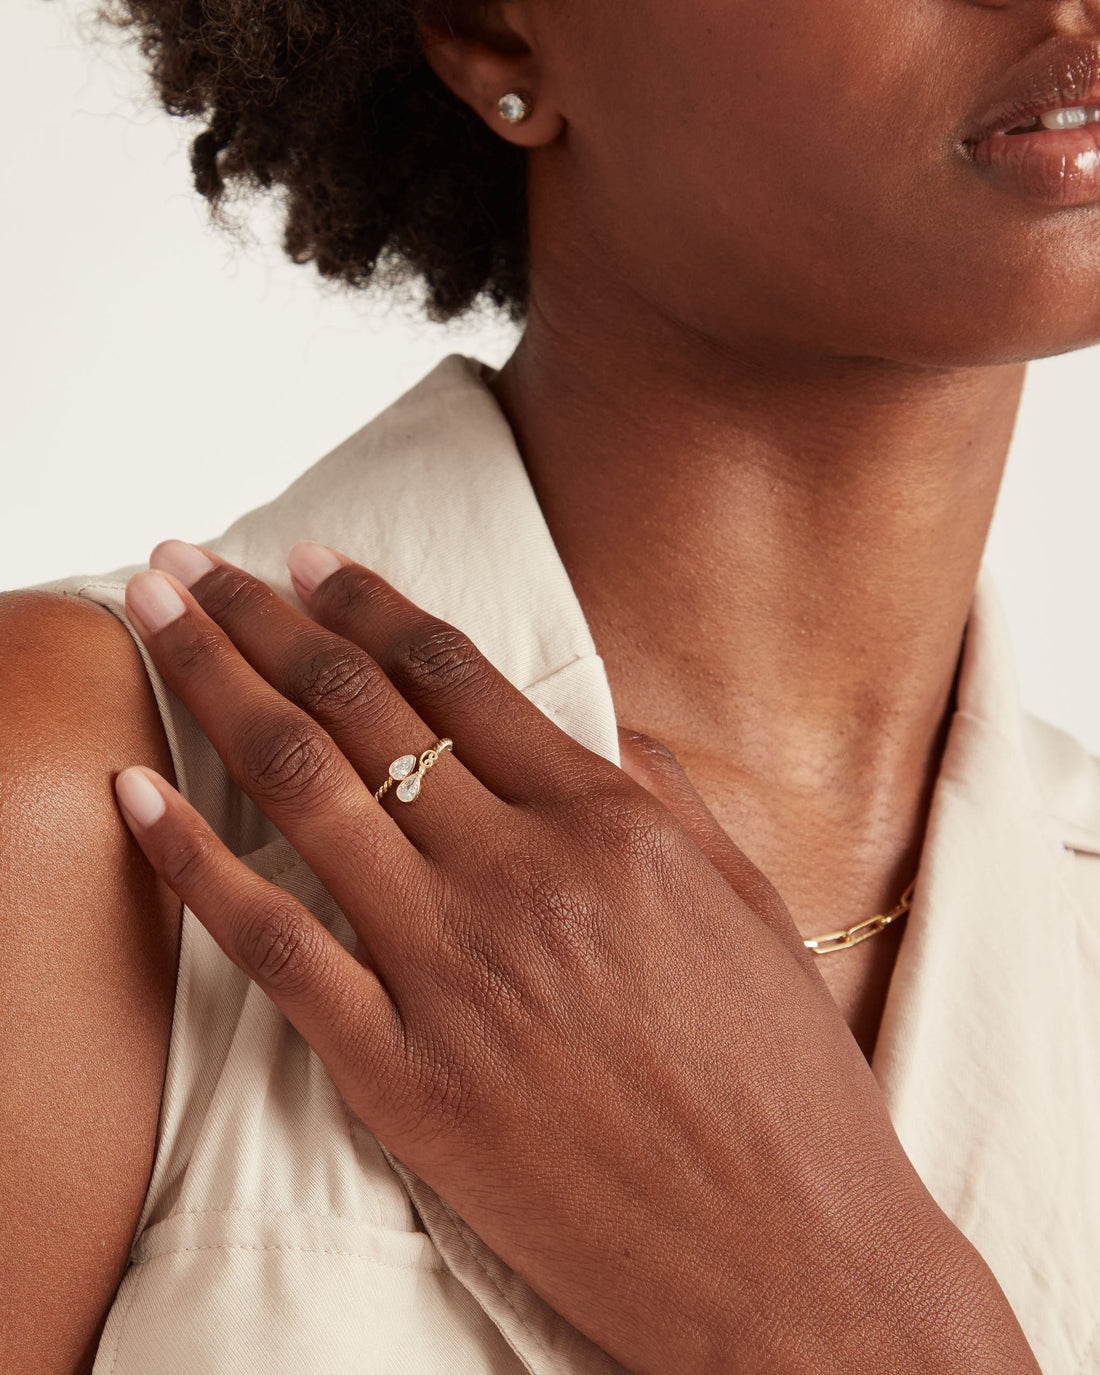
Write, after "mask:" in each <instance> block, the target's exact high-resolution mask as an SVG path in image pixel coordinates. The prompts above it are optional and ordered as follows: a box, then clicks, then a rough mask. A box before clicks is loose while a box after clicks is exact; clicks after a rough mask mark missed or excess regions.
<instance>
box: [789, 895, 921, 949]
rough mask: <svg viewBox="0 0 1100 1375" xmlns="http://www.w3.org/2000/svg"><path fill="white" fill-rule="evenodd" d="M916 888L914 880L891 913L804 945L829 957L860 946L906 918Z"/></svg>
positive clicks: (869, 919) (868, 919) (804, 942)
mask: <svg viewBox="0 0 1100 1375" xmlns="http://www.w3.org/2000/svg"><path fill="white" fill-rule="evenodd" d="M916 886H917V880H916V879H914V880H913V882H912V883H911V884H910V885H909V887H908V888H906V890H905V892H904V893H902V895H901V901H900V902H899V903H898V905H897V906H896V907H894V908H892V909H891V910H890V911H889V912H884V913H882V915H881V916H877V917H868V918H867V920H866V921H859V922H856V924H855V926H849V927H848V929H847V930H846V931H830V932H829V934H828V935H827V936H817V937H815V938H814V939H813V940H808V941H803V942H802V944H803V945H804V946H805V947H806V949H807V950H812V951H813V953H814V954H815V955H828V954H829V953H830V952H831V951H833V950H846V949H847V948H848V946H850V945H858V944H859V943H860V941H865V940H868V939H869V938H870V937H871V936H875V935H877V934H878V933H879V932H880V931H885V930H886V928H887V927H888V926H889V925H890V923H891V922H892V921H897V919H898V918H899V917H904V916H905V914H906V912H908V911H909V908H910V907H911V906H912V905H913V889H914V888H916Z"/></svg>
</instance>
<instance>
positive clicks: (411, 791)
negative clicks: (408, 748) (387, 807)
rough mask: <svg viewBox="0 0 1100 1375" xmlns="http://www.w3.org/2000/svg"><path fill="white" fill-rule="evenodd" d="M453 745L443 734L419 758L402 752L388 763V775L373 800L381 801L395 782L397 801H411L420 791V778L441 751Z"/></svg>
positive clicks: (451, 747)
mask: <svg viewBox="0 0 1100 1375" xmlns="http://www.w3.org/2000/svg"><path fill="white" fill-rule="evenodd" d="M453 747H454V741H453V740H448V739H447V737H446V736H444V737H443V739H442V740H437V741H436V742H435V744H434V745H433V746H432V747H431V749H427V750H425V751H424V753H423V754H422V755H421V756H420V758H419V759H417V757H416V755H415V754H403V755H402V756H401V757H400V758H399V759H395V760H394V761H393V763H392V764H391V765H390V772H389V777H388V778H387V779H386V781H385V782H384V783H383V784H382V786H381V787H380V788H379V789H378V791H377V792H376V793H375V794H374V800H375V802H381V801H382V798H383V796H384V795H385V794H386V793H387V792H388V791H389V789H390V788H392V787H393V785H394V784H395V783H396V784H397V798H398V801H399V802H412V801H413V800H414V799H415V798H416V796H417V795H418V793H419V792H420V780H421V779H422V778H423V777H424V775H425V774H426V773H427V772H428V770H429V769H430V768H431V767H432V765H433V764H434V763H435V761H436V760H437V759H438V758H439V756H440V755H441V754H442V753H443V751H444V750H450V749H453Z"/></svg>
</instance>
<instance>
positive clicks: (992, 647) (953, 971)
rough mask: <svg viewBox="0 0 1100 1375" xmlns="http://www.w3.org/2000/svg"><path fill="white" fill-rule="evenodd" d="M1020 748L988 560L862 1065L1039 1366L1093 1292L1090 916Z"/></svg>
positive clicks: (1005, 639) (1068, 1341) (1096, 1069)
mask: <svg viewBox="0 0 1100 1375" xmlns="http://www.w3.org/2000/svg"><path fill="white" fill-rule="evenodd" d="M1029 749H1030V745H1029V740H1028V723H1027V718H1026V717H1025V715H1024V713H1023V711H1022V708H1021V705H1020V701H1019V694H1018V689H1017V684H1016V677H1015V671H1014V666H1013V658H1012V649H1011V642H1010V638H1009V634H1008V630H1007V627H1006V625H1005V622H1004V617H1003V612H1002V610H1001V607H1000V604H999V601H998V598H997V595H996V592H995V589H994V588H993V586H992V582H991V578H990V575H989V573H988V571H987V570H986V569H984V568H983V571H982V574H981V576H980V578H979V582H978V587H977V589H976V592H975V597H974V602H973V607H972V610H971V615H970V618H969V621H968V626H967V634H966V641H965V647H964V652H963V660H962V665H961V669H960V679H959V687H958V707H957V711H956V713H955V716H954V719H953V721H952V724H951V729H950V733H949V737H948V741H947V746H946V750H945V755H944V759H943V765H942V768H941V771H940V775H939V778H938V781H937V784H936V788H935V792H934V796H933V801H932V808H931V813H930V817H929V822H928V829H927V833H926V838H925V843H924V851H923V854H922V856H921V864H920V871H919V876H918V880H917V888H916V892H915V896H914V902H913V907H912V910H911V911H910V913H909V916H908V917H907V919H906V920H907V923H908V925H907V929H906V932H905V936H904V939H903V941H902V944H901V947H900V949H899V953H898V958H897V964H896V967H895V971H894V975H893V978H892V981H891V985H890V989H889V993H888V997H887V1002H886V1007H885V1010H884V1014H883V1019H882V1025H881V1029H880V1032H879V1037H878V1042H877V1045H876V1048H875V1053H874V1058H873V1063H872V1068H873V1070H874V1073H875V1075H876V1077H877V1079H878V1081H879V1083H880V1086H881V1088H882V1090H883V1093H884V1094H885V1096H886V1100H887V1104H888V1107H889V1111H890V1115H891V1118H892V1120H893V1122H894V1125H895V1127H896V1129H897V1131H898V1135H899V1137H900V1139H901V1142H902V1144H903V1146H904V1147H905V1150H906V1152H907V1153H908V1155H909V1157H910V1159H911V1160H912V1161H913V1164H914V1166H915V1167H916V1169H917V1171H918V1173H919V1174H920V1176H921V1178H922V1179H923V1181H924V1183H925V1184H926V1186H927V1187H928V1189H929V1191H930V1192H931V1194H932V1196H933V1197H934V1198H935V1200H936V1201H937V1203H938V1204H939V1205H940V1207H941V1208H942V1209H943V1210H944V1211H945V1212H946V1213H947V1215H948V1216H949V1217H950V1218H951V1219H952V1220H953V1221H954V1222H955V1224H956V1225H957V1226H958V1227H959V1228H960V1230H961V1231H962V1232H963V1233H964V1234H965V1235H966V1236H967V1237H968V1238H969V1239H970V1240H971V1241H972V1242H973V1244H974V1245H975V1246H976V1247H977V1249H978V1251H979V1252H980V1253H981V1254H982V1256H983V1257H984V1259H985V1260H986V1262H987V1264H988V1265H989V1266H990V1268H991V1269H992V1270H993V1272H994V1274H995V1276H996V1277H997V1280H998V1282H999V1283H1000V1285H1001V1287H1002V1289H1003V1290H1004V1291H1005V1294H1006V1296H1007V1298H1008V1300H1009V1302H1010V1303H1011V1305H1012V1307H1013V1310H1014V1311H1015V1313H1016V1315H1017V1317H1018V1318H1019V1320H1020V1323H1021V1326H1022V1327H1023V1328H1024V1331H1025V1333H1026V1335H1027V1336H1028V1338H1029V1340H1030V1342H1031V1344H1032V1347H1033V1349H1034V1350H1035V1354H1036V1356H1037V1358H1038V1360H1039V1362H1040V1364H1041V1366H1042V1368H1043V1370H1044V1371H1045V1372H1048V1373H1049V1375H1058V1372H1064V1373H1065V1375H1071V1372H1074V1373H1076V1372H1078V1371H1082V1370H1083V1369H1084V1367H1083V1365H1082V1361H1083V1360H1084V1359H1085V1353H1086V1350H1087V1347H1088V1345H1089V1337H1090V1333H1092V1332H1093V1330H1094V1328H1095V1326H1096V1323H1097V1317H1098V1312H1097V1303H1098V1296H1100V1241H1098V1237H1100V1194H1098V1189H1097V1182H1096V1173H1095V1167H1094V1160H1093V1159H1091V1158H1090V1152H1095V1150H1096V1143H1097V1141H1098V1140H1100V1131H1098V1123H1100V1112H1098V1103H1097V1092H1098V1090H1097V1086H1098V1085H1100V1065H1098V1058H1100V1057H1098V1047H1100V1021H1098V1020H1097V1010H1096V1007H1095V1002H1096V989H1097V987H1098V984H1097V973H1098V964H1097V953H1096V933H1095V921H1094V920H1093V921H1092V922H1089V921H1088V920H1087V919H1086V918H1087V914H1086V913H1085V912H1084V911H1083V910H1082V908H1081V905H1080V903H1079V900H1078V899H1077V898H1076V897H1075V896H1074V893H1073V891H1072V889H1071V881H1072V880H1071V877H1070V875H1069V869H1070V867H1071V866H1072V865H1073V864H1074V863H1075V862H1077V861H1076V860H1075V857H1074V855H1073V854H1072V853H1071V851H1070V849H1069V848H1067V843H1066V838H1065V835H1064V827H1063V826H1062V824H1061V823H1060V822H1059V821H1058V820H1056V819H1055V818H1054V817H1053V816H1052V815H1051V814H1050V811H1049V809H1048V805H1047V802H1046V799H1045V798H1044V796H1043V795H1042V793H1041V791H1040V788H1039V786H1038V783H1037V781H1036V779H1035V777H1034V775H1033V773H1032V770H1031V767H1030V763H1029ZM1083 862H1087V861H1083ZM1098 896H1100V894H1098Z"/></svg>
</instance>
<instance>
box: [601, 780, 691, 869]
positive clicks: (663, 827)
mask: <svg viewBox="0 0 1100 1375" xmlns="http://www.w3.org/2000/svg"><path fill="white" fill-rule="evenodd" d="M587 820H588V830H589V835H590V837H591V839H593V840H594V841H595V842H596V844H597V845H598V846H599V847H600V849H601V850H603V851H604V853H605V854H607V856H608V857H609V858H612V859H614V860H617V861H618V862H619V863H622V864H626V865H628V866H630V867H631V868H635V869H636V868H641V869H643V870H644V871H645V872H647V873H651V874H655V873H662V872H665V871H666V870H667V868H668V865H669V863H670V861H671V860H672V858H673V856H674V855H675V854H676V853H678V851H679V849H680V845H681V840H680V835H679V831H678V829H677V827H676V824H675V822H674V821H673V819H672V817H671V816H670V815H669V813H668V812H667V811H666V810H665V809H664V808H663V807H661V806H660V805H659V804H658V803H657V802H656V800H655V799H653V798H651V797H650V796H649V795H648V794H647V793H644V792H640V793H639V792H637V791H635V792H631V793H629V794H627V793H624V792H622V791H620V790H619V789H617V788H610V789H603V790H601V791H600V792H598V793H596V794H594V795H593V797H592V798H591V810H590V811H589V814H588V818H587Z"/></svg>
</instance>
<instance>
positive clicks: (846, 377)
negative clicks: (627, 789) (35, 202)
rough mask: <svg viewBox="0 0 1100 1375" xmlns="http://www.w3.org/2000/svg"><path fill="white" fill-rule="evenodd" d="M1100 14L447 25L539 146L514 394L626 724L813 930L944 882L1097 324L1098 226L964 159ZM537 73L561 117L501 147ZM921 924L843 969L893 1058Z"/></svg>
mask: <svg viewBox="0 0 1100 1375" xmlns="http://www.w3.org/2000/svg"><path fill="white" fill-rule="evenodd" d="M627 11H629V16H628V15H627ZM1098 28H1100V6H1098V5H1096V4H1095V3H1091V4H1084V3H1060V4H1054V3H1037V2H1036V0H1018V2H1017V3H1004V4H997V5H993V4H984V3H966V2H964V0H911V2H910V3H906V4H905V5H882V4H878V3H876V0H829V3H828V4H820V5H809V6H807V5H805V4H803V3H800V0H777V3H774V4H768V5H766V6H761V5H748V4H740V3H735V4H729V3H728V0H686V2H685V3H678V4H676V5H670V4H668V3H665V2H664V0H636V2H635V0H632V3H631V4H630V5H629V6H624V5H616V4H609V5H590V4H586V3H584V0H553V3H546V0H536V2H535V3H526V2H525V0H511V3H508V4H506V5H503V6H499V7H493V8H492V18H491V20H490V22H489V25H488V28H487V29H486V30H485V31H482V32H481V33H480V34H477V35H471V34H469V33H466V34H462V35H459V36H458V37H456V36H454V35H451V34H439V33H436V34H429V35H427V52H428V54H429V58H430V60H431V61H432V63H433V65H434V66H435V68H436V71H437V72H438V73H439V75H440V76H441V77H442V78H443V79H444V80H445V81H447V82H448V83H449V84H450V85H451V86H452V87H453V89H455V90H456V91H457V92H458V93H459V94H460V95H461V96H462V97H463V98H464V99H466V100H467V101H468V102H469V103H470V104H471V105H472V106H473V108H475V109H477V110H479V111H480V112H481V113H482V114H483V116H484V118H485V119H486V120H487V121H488V122H489V123H490V124H491V125H493V126H494V127H496V128H497V129H498V132H500V133H501V136H502V137H505V138H510V139H512V140H513V141H515V142H518V143H521V144H523V145H524V146H526V147H527V148H529V149H530V159H529V175H530V183H531V189H530V199H531V206H532V212H531V219H532V250H531V255H532V268H531V280H532V307H531V314H530V321H529V325H528V328H527V330H526V333H525V335H524V338H523V340H522V343H521V344H520V347H519V349H518V350H517V352H516V354H515V356H514V357H513V358H512V360H511V361H510V362H509V363H508V364H507V365H506V366H505V368H504V370H503V372H502V374H501V375H500V376H499V378H498V379H497V381H496V382H495V384H494V389H495V391H496V393H497V396H498V398H499V399H500V401H501V403H502V404H503V406H504V408H505V410H506V412H507V414H508V416H509V419H510V420H511V422H512V425H513V427H514V429H515V431H516V433H517V435H518V436H519V439H520V443H521V448H522V451H523V454H524V459H525V462H526V464H527V467H528V470H529V472H530V473H531V477H532V481H533V484H534V487H535V490H536V493H537V494H538V497H539V500H540V503H541V505H542V508H543V510H544V512H545V514H546V517H547V522H548V524H549V526H550V529H551V532H552V533H553V535H554V538H555V542H556V544H557V546H558V549H559V551H560V552H561V554H562V558H563V560H564V562H565V565H566V567H567V569H568V571H569V573H570V576H571V578H572V580H573V583H574V586H575V588H576V589H577V593H578V596H579V598H580V601H581V604H582V606H583V607H584V609H585V612H586V615H587V617H588V619H589V623H590V626H591V628H592V631H593V635H594V638H595V641H596V645H597V648H598V649H599V650H600V653H601V654H602V656H603V658H604V661H605V664H606V666H607V670H608V677H609V681H610V684H611V689H612V694H613V697H614V700H615V703H616V710H617V713H618V717H619V720H620V721H622V722H625V723H628V724H629V725H631V726H632V727H635V728H636V729H638V730H640V731H643V732H645V733H646V734H649V735H652V736H655V737H656V738H658V739H660V740H661V741H662V742H663V743H664V744H666V745H667V746H668V747H669V748H670V749H671V750H672V751H673V752H674V753H675V755H676V756H677V757H678V759H679V760H680V762H681V763H682V764H683V766H684V767H685V769H686V770H687V772H688V774H689V776H690V778H691V780H692V782H693V783H694V784H695V786H696V787H697V788H698V789H699V791H700V793H701V794H702V796H703V798H704V800H705V801H706V803H707V805H708V806H709V808H710V809H711V811H712V812H713V814H714V815H715V816H716V817H717V818H718V819H719V821H720V822H721V824H722V825H723V826H724V827H725V828H726V830H727V831H728V832H729V834H730V835H731V836H733V837H734V838H735V839H736V841H737V843H738V845H739V846H740V847H741V848H742V849H743V850H744V851H745V852H746V853H747V854H748V855H749V856H750V857H751V858H752V859H753V861H754V862H756V863H757V864H758V865H759V866H760V868H761V869H762V870H763V871H764V872H765V873H766V874H767V875H768V876H769V878H770V879H771V880H772V881H773V882H774V883H775V885H776V886H777V888H778V889H779V891H780V892H781V893H782V894H783V896H784V899H785V900H786V902H787V905H788V907H789V908H790V910H791V912H792V915H793V916H794V919H795V922H796V924H797V925H798V928H799V930H800V931H801V932H802V933H803V935H804V936H807V937H809V936H814V935H819V934H821V933H823V932H825V931H829V930H834V929H839V928H843V927H847V926H849V925H851V924H852V923H853V922H855V921H858V920H862V919H863V918H865V917H868V916H871V915H873V914H874V913H876V912H882V911H885V910H887V909H888V908H890V907H891V906H893V904H894V903H895V902H896V901H897V899H898V897H899V896H900V894H901V893H902V891H903V890H904V888H905V887H906V885H907V884H908V882H909V881H910V879H911V878H912V877H913V876H914V874H915V873H916V871H917V868H918V865H919V857H920V850H921V845H922V841H923V836H924V830H925V825H926V821H927V816H928V810H929V805H930V801H931V796H932V789H933V786H934V782H935V778H936V774H937V771H938V767H939V760H940V756H941V753H942V748H943V743H944V741H945V738H946V729H947V725H948V722H949V715H950V709H951V698H952V686H953V681H954V677H955V671H956V667H957V663H958V655H959V648H960V643H961V639H962V633H963V628H964V625H965V622H966V617H967V613H968V610H969V604H970V598H971V595H972V591H973V586H974V582H975V579H976V576H977V570H978V567H979V564H980V560H981V553H982V548H983V545H984V543H985V539H986V534H987V531H988V528H989V523H990V520H991V517H992V513H993V506H994V502H995V498H996V493H997V489H998V486H999V483H1000V480H1001V476H1002V472H1003V467H1004V461H1005V457H1006V454H1007V450H1008V444H1009V441H1010V438H1011V434H1012V428H1013V424H1014V421H1015V416H1016V411H1017V407H1018V404H1019V396H1020V390H1021V387H1022V384H1023V379H1024V371H1025V360H1027V359H1030V358H1036V357H1041V356H1045V355H1047V354H1053V353H1058V352H1062V351H1065V350H1068V349H1072V348H1076V347H1079V346H1082V345H1085V344H1090V343H1093V342H1095V341H1096V339H1097V338H1100V290H1098V287H1100V235H1098V233H1097V228H1098V210H1097V208H1096V207H1078V208H1076V209H1074V210H1072V211H1069V212H1066V211H1062V212H1055V211H1052V210H1048V209H1044V208H1041V207H1036V206H1035V205H1034V204H1029V203H1026V202H1024V201H1023V200H1021V199H1017V198H1015V197H1013V196H1010V195H1008V194H1006V193H1005V192H1004V191H1000V190H994V189H992V188H991V187H990V186H989V185H987V184H986V182H984V181H983V180H982V178H981V177H980V176H979V175H978V174H977V173H976V171H975V169H974V167H973V165H972V164H971V162H970V161H969V159H968V158H967V156H966V155H965V154H964V152H963V150H962V148H961V146H960V140H961V138H962V136H963V135H964V134H965V133H966V132H967V131H968V129H969V128H970V126H971V125H972V124H973V122H974V120H975V119H976V118H977V117H978V116H979V115H981V114H982V113H983V112H984V110H985V107H986V106H987V105H988V103H989V100H990V98H991V93H992V92H994V91H995V90H996V88H997V86H998V85H999V83H1000V82H1001V81H1002V80H1003V77H1004V74H1005V72H1006V71H1007V70H1008V69H1009V67H1011V66H1012V65H1013V64H1015V63H1016V62H1018V61H1020V59H1021V58H1022V57H1024V56H1025V55H1026V54H1027V53H1029V52H1030V51H1032V50H1033V49H1034V48H1035V47H1036V46H1037V45H1038V44H1039V43H1040V42H1042V41H1043V40H1045V39H1047V38H1049V37H1051V36H1053V35H1063V36H1067V37H1068V36H1074V35H1077V36H1081V35H1084V36H1089V35H1094V34H1095V33H1096V32H1097V30H1098ZM612 54H613V55H614V57H613V60H612V56H611V55H612ZM930 74H931V78H930ZM512 87H517V88H520V89H523V90H526V91H529V92H531V93H532V95H533V97H534V104H535V109H534V115H533V117H532V118H531V119H530V120H528V121H527V122H525V123H523V124H521V125H516V126H511V127H505V128H503V129H501V128H500V125H501V121H500V120H499V118H498V117H497V116H496V113H495V102H496V100H497V98H498V96H499V93H500V92H501V91H502V90H506V89H509V88H512ZM657 169H659V171H658V170H657ZM884 302H888V303H889V308H884ZM639 530H642V531H644V532H645V538H644V540H639V539H638V537H637V536H638V531H639ZM791 836H798V837H799V843H798V844H797V845H792V844H791V842H790V837H791ZM903 935H904V928H903V926H902V925H900V924H897V925H895V926H894V927H893V928H890V929H889V930H888V931H887V932H886V933H885V934H883V935H881V936H877V937H875V939H874V940H872V941H869V942H867V943H866V944H864V945H862V946H860V947H858V948H856V949H854V950H850V951H845V952H842V953H840V954H836V955H832V956H829V957H828V958H826V959H823V960H822V961H821V972H822V974H823V976H824V978H825V979H826V982H827V983H828V985H829V987H830V989H831V990H832V992H833V994H834V997H835V998H836V1000H837V1002H838V1005H839V1006H840V1007H841V1009H842V1011H843V1012H844V1015H845V1017H846V1019H847V1021H848V1023H849V1025H850V1026H851V1028H852V1031H853V1034H854V1035H855V1037H856V1039H857V1042H858V1044H859V1045H860V1047H861V1048H862V1049H863V1051H864V1054H865V1055H866V1056H867V1057H868V1059H870V1058H871V1056H872V1054H873V1050H874V1045H875V1040H876V1037H877V1033H878V1026H879V1023H880V1020H881V1015H882V1008H883V1004H884V1002H885V997H886V992H887V988H888V985H889V979H890V975H891V972H892V969H893V964H894V959H895V956H896V953H897V949H898V947H899V945H900V942H901V940H902V938H903Z"/></svg>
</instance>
